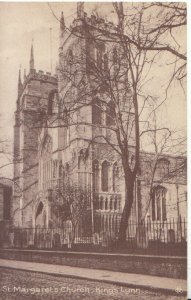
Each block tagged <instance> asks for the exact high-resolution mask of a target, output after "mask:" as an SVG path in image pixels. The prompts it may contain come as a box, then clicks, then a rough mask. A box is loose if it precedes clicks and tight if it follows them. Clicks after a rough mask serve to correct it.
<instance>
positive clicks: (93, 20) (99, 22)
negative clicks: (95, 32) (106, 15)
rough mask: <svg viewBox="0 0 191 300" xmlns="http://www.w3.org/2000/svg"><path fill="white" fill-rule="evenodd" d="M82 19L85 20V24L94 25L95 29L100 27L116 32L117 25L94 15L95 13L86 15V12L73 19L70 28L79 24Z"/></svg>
mask: <svg viewBox="0 0 191 300" xmlns="http://www.w3.org/2000/svg"><path fill="white" fill-rule="evenodd" d="M82 21H85V23H86V24H87V25H90V26H92V27H95V29H96V28H97V29H99V30H100V29H101V30H104V31H109V32H117V31H118V26H117V25H116V24H114V23H113V22H110V21H109V22H107V21H106V20H105V19H103V18H100V17H96V16H95V15H91V16H90V17H88V15H87V13H86V12H84V17H83V18H81V19H79V18H78V19H74V21H73V24H72V25H71V28H72V29H74V28H75V27H76V26H79V25H80V23H81V22H82Z"/></svg>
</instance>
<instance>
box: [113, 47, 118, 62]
mask: <svg viewBox="0 0 191 300" xmlns="http://www.w3.org/2000/svg"><path fill="white" fill-rule="evenodd" d="M113 63H114V64H116V63H117V49H116V47H115V48H114V49H113Z"/></svg>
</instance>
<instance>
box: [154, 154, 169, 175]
mask: <svg viewBox="0 0 191 300" xmlns="http://www.w3.org/2000/svg"><path fill="white" fill-rule="evenodd" d="M169 165H170V162H169V160H168V159H166V158H160V159H159V160H158V162H157V168H156V174H157V176H159V177H160V178H162V177H165V176H167V175H168V174H169Z"/></svg>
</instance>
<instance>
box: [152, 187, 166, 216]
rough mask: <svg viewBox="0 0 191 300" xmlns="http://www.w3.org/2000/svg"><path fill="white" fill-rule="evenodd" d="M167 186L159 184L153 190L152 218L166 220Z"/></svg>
mask: <svg viewBox="0 0 191 300" xmlns="http://www.w3.org/2000/svg"><path fill="white" fill-rule="evenodd" d="M166 192H167V190H166V188H164V187H162V186H157V187H155V188H154V189H153V192H152V220H153V221H155V220H158V221H165V220H166V219H167V216H166Z"/></svg>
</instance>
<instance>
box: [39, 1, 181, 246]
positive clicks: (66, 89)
mask: <svg viewBox="0 0 191 300" xmlns="http://www.w3.org/2000/svg"><path fill="white" fill-rule="evenodd" d="M156 6H157V10H158V16H159V14H161V16H160V18H159V21H160V22H158V24H156V23H155V27H153V25H152V24H153V23H152V20H153V19H152V18H151V13H149V10H150V9H153V8H154V7H155V4H149V5H144V4H143V5H140V6H139V7H134V13H132V15H131V16H130V15H128V14H127V15H126V13H125V11H124V7H123V3H114V9H115V13H116V16H117V19H118V25H117V26H115V25H111V24H110V25H108V29H107V30H106V29H105V27H104V26H102V24H103V20H101V19H99V20H96V18H95V17H94V18H92V20H91V21H90V22H89V20H88V19H87V18H86V16H83V17H82V18H81V19H80V26H76V27H72V28H68V29H67V28H66V27H65V24H63V23H61V26H63V28H62V29H63V30H65V31H68V32H69V34H72V35H73V36H74V37H75V38H76V43H74V44H73V45H72V46H71V47H70V51H69V52H68V53H67V54H66V53H65V54H64V53H63V52H62V51H61V54H60V55H61V56H62V57H63V58H65V60H64V59H62V64H61V65H60V67H59V69H58V72H59V74H60V83H61V84H60V98H59V99H58V104H57V106H58V110H57V114H56V115H54V116H52V115H51V116H48V118H47V119H46V118H45V119H46V121H45V123H44V125H45V126H46V127H53V128H55V127H65V128H68V127H74V126H76V129H77V130H79V132H80V130H81V129H80V128H82V126H84V125H87V126H90V127H91V128H94V129H95V132H96V133H95V135H94V136H93V139H92V140H89V145H93V144H94V143H97V142H100V141H102V142H103V141H104V142H106V143H107V144H108V145H109V146H110V147H111V148H112V149H113V150H114V151H115V152H116V153H117V154H118V155H119V157H120V158H121V161H122V167H123V172H124V179H125V205H124V208H123V212H122V218H121V224H120V231H119V240H120V241H124V240H125V237H126V229H127V226H128V220H129V217H130V214H131V208H132V204H133V201H134V186H135V180H136V176H137V174H138V172H139V168H140V142H141V139H142V138H143V137H144V135H145V134H146V133H147V132H150V131H154V132H156V131H160V130H162V128H157V129H150V128H149V127H148V126H147V125H146V129H145V125H144V128H143V126H142V124H147V120H145V119H144V117H142V116H143V115H144V114H143V111H144V110H145V109H146V107H147V106H149V100H150V98H151V95H149V94H147V93H146V92H145V90H144V86H145V83H146V82H147V80H149V77H148V76H149V74H150V72H151V69H153V68H154V67H155V63H156V62H157V60H158V57H159V56H160V55H161V53H163V52H169V53H170V54H172V55H173V56H174V57H175V63H174V64H175V65H177V61H180V60H181V61H183V64H182V66H181V67H178V69H177V68H176V69H175V70H174V72H173V74H172V78H174V77H175V74H179V75H180V72H182V70H183V69H184V66H185V61H186V55H185V53H181V52H179V51H178V50H177V49H176V48H174V46H172V45H170V44H166V42H165V41H164V40H165V39H164V35H165V37H166V40H167V41H168V39H169V35H172V30H173V29H174V28H180V27H182V26H184V25H185V24H186V8H185V7H184V6H182V7H181V5H180V6H179V5H177V6H176V5H175V4H170V5H169V6H168V5H162V6H161V5H160V4H158V3H157V4H156ZM181 12H182V13H181ZM152 13H153V11H152ZM174 16H176V18H175V17H174ZM148 20H149V24H148V25H146V22H148ZM157 20H158V19H157ZM97 21H98V22H97ZM61 22H63V21H61ZM90 23H91V24H90ZM98 24H99V25H98ZM150 24H151V25H150ZM172 39H174V35H173V37H172ZM164 44H165V45H164ZM175 44H176V43H175ZM177 47H178V46H177ZM76 49H77V50H76ZM178 49H179V47H178ZM64 61H67V65H66V64H63V62H64ZM184 76H185V75H180V79H181V78H183V77H184ZM71 99H72V100H71ZM155 104H156V105H155V108H154V109H155V110H156V108H157V107H158V106H159V104H160V103H157V102H156V103H155ZM90 106H91V107H92V108H93V109H94V113H95V115H94V116H96V114H97V115H98V113H100V114H101V115H104V116H105V117H104V118H105V120H104V121H102V120H101V119H99V120H98V119H97V120H96V119H94V120H93V119H92V120H84V118H80V114H79V112H81V111H82V110H83V109H84V107H90Z"/></svg>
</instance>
